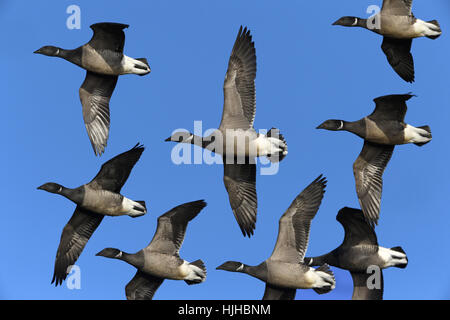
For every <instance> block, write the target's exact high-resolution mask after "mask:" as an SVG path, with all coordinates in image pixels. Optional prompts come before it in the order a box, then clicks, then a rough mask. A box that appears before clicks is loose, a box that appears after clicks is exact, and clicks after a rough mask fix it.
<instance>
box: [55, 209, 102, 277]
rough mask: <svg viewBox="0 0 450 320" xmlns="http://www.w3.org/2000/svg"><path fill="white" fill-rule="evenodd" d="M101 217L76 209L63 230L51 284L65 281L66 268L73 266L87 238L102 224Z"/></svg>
mask: <svg viewBox="0 0 450 320" xmlns="http://www.w3.org/2000/svg"><path fill="white" fill-rule="evenodd" d="M103 217H104V216H103V215H100V214H97V213H94V212H91V211H88V210H85V209H82V208H80V207H79V206H77V207H76V209H75V212H74V213H73V215H72V217H71V218H70V220H69V222H68V223H67V224H66V226H65V227H64V229H63V232H62V235H61V240H60V242H59V246H58V251H57V252H56V260H55V270H54V273H53V279H52V283H53V282H55V286H58V285H60V284H62V282H63V281H64V280H65V279H66V277H67V273H68V270H67V269H68V268H69V267H70V266H72V265H74V264H75V262H76V261H77V259H78V257H79V256H80V254H81V252H82V251H83V249H84V247H85V246H86V243H87V242H88V240H89V238H90V237H91V236H92V234H93V233H94V231H95V229H97V227H98V226H99V224H100V222H102V219H103Z"/></svg>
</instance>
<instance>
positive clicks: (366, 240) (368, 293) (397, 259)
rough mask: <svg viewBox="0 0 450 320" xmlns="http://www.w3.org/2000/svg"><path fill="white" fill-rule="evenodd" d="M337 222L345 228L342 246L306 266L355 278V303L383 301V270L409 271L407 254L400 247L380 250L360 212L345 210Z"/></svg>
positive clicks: (374, 236) (308, 260) (357, 210)
mask: <svg viewBox="0 0 450 320" xmlns="http://www.w3.org/2000/svg"><path fill="white" fill-rule="evenodd" d="M336 220H337V221H339V223H340V224H341V225H342V226H343V227H344V231H345V237H344V241H343V242H342V244H341V245H340V246H339V247H337V248H336V249H334V250H333V251H331V252H330V253H327V254H325V255H322V256H319V257H313V258H305V264H307V265H309V266H320V265H323V264H325V263H326V264H329V265H331V266H334V267H337V268H341V269H345V270H348V271H350V274H351V276H352V278H353V297H352V299H353V300H382V299H383V273H382V271H381V270H382V269H386V268H389V267H396V268H406V266H407V264H408V258H407V256H406V254H405V252H404V251H403V249H402V248H401V247H395V248H390V249H388V248H383V247H380V246H379V245H378V240H377V235H376V234H375V231H374V229H372V228H370V227H369V225H368V224H367V223H366V221H365V218H364V215H363V213H362V211H361V210H359V209H352V208H347V207H345V208H342V209H341V210H339V213H338V214H337V216H336ZM374 267H377V268H379V269H376V268H374ZM377 271H379V279H376V278H375V277H376V276H377V275H376V274H374V272H377ZM372 278H373V280H372ZM377 280H378V281H377Z"/></svg>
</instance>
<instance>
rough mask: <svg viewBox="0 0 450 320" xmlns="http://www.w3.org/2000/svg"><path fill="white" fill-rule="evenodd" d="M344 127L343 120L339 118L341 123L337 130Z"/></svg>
mask: <svg viewBox="0 0 450 320" xmlns="http://www.w3.org/2000/svg"><path fill="white" fill-rule="evenodd" d="M343 127H344V121H342V120H341V125H340V126H339V128H338V130H341V129H342V128H343Z"/></svg>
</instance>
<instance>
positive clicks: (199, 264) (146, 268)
mask: <svg viewBox="0 0 450 320" xmlns="http://www.w3.org/2000/svg"><path fill="white" fill-rule="evenodd" d="M205 206H206V203H205V201H203V200H199V201H194V202H189V203H185V204H182V205H179V206H177V207H175V208H173V209H172V210H170V211H168V212H166V213H165V214H163V215H162V216H160V217H159V218H158V227H157V229H156V233H155V235H154V236H153V239H152V241H151V242H150V244H149V245H148V246H147V247H146V248H144V249H142V250H140V251H138V252H137V253H133V254H130V253H126V252H123V251H121V250H119V249H114V248H106V249H103V250H102V251H100V252H99V253H97V256H102V257H106V258H112V259H119V260H122V261H125V262H127V263H129V264H131V265H132V266H134V267H135V268H136V269H137V272H136V275H135V276H134V277H133V279H131V281H130V282H129V283H128V284H127V285H126V287H125V294H126V297H127V299H128V300H151V299H152V298H153V295H154V294H155V292H156V290H157V289H158V288H159V286H160V285H161V284H162V282H163V281H164V279H172V280H184V281H185V282H186V283H187V284H189V285H192V284H197V283H201V282H203V281H205V279H206V268H205V265H204V264H203V261H202V260H196V261H194V262H187V261H186V260H183V259H181V258H180V256H179V251H180V247H181V245H182V243H183V240H184V236H185V234H186V228H187V225H188V223H189V221H191V220H192V219H194V218H195V217H196V216H197V215H198V214H199V213H200V211H201V210H202V209H203V208H204V207H205Z"/></svg>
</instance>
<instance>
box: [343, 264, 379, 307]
mask: <svg viewBox="0 0 450 320" xmlns="http://www.w3.org/2000/svg"><path fill="white" fill-rule="evenodd" d="M377 270H379V273H378V274H373V273H361V272H350V274H351V275H352V279H353V296H352V300H383V290H384V283H383V270H381V269H377ZM377 277H378V278H377Z"/></svg>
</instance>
